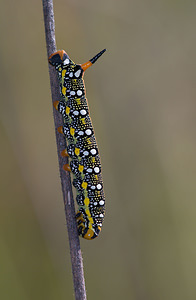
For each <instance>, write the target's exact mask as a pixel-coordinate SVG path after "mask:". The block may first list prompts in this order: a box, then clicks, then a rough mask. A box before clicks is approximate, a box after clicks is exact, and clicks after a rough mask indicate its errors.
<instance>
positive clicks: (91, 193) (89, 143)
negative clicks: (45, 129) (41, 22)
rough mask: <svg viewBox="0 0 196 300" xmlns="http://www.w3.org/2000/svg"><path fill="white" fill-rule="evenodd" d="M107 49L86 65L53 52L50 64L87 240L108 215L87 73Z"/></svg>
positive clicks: (80, 227) (68, 166) (61, 130)
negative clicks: (57, 92)
mask: <svg viewBox="0 0 196 300" xmlns="http://www.w3.org/2000/svg"><path fill="white" fill-rule="evenodd" d="M105 51H106V49H104V50H102V51H101V52H99V53H98V54H97V55H95V56H94V57H93V58H92V59H90V60H89V61H87V62H86V63H84V64H81V65H79V64H75V63H74V62H73V61H72V60H71V59H70V58H69V56H68V54H67V53H66V52H65V51H64V50H59V51H57V52H55V53H52V54H51V55H50V57H49V59H48V61H49V63H50V64H51V65H52V66H54V67H55V69H56V71H57V72H58V79H59V86H60V94H61V100H60V101H55V102H54V107H55V108H56V110H57V111H58V112H59V113H61V114H62V117H63V124H62V126H60V127H59V128H58V129H57V130H58V132H59V133H62V134H64V136H65V138H66V141H67V147H66V149H65V150H64V151H63V152H62V153H61V155H63V156H67V157H69V158H70V162H69V164H66V165H64V166H63V169H64V170H65V171H69V172H72V173H73V186H74V187H75V188H76V201H77V204H78V212H77V213H76V221H77V228H78V234H79V235H80V236H82V237H83V238H85V239H88V240H92V239H94V238H96V237H97V236H98V235H99V233H100V231H101V228H102V223H103V219H104V215H105V195H104V191H103V180H102V175H101V161H100V155H99V150H98V146H97V142H96V138H95V135H94V129H93V125H92V121H91V118H90V114H89V108H88V102H87V99H86V90H85V85H84V80H83V75H84V72H85V71H86V70H87V69H88V68H89V67H90V66H92V64H94V63H95V62H96V60H97V59H98V58H99V57H100V56H101V55H102V54H103V53H104V52H105Z"/></svg>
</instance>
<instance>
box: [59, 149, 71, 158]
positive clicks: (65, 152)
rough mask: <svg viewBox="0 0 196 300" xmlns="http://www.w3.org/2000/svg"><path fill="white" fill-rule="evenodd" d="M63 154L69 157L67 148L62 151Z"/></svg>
mask: <svg viewBox="0 0 196 300" xmlns="http://www.w3.org/2000/svg"><path fill="white" fill-rule="evenodd" d="M61 156H63V157H68V156H69V154H68V153H67V149H64V150H63V151H62V152H61Z"/></svg>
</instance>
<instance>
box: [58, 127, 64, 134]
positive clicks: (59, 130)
mask: <svg viewBox="0 0 196 300" xmlns="http://www.w3.org/2000/svg"><path fill="white" fill-rule="evenodd" d="M57 131H58V132H59V133H62V134H63V126H59V127H58V128H57Z"/></svg>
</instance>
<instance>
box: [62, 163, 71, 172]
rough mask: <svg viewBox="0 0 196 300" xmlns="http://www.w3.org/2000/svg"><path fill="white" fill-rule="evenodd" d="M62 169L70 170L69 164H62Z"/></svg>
mask: <svg viewBox="0 0 196 300" xmlns="http://www.w3.org/2000/svg"><path fill="white" fill-rule="evenodd" d="M63 170H64V171H68V172H71V168H70V165H69V164H66V165H64V166H63Z"/></svg>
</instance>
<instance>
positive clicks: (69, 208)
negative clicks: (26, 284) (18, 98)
mask: <svg viewBox="0 0 196 300" xmlns="http://www.w3.org/2000/svg"><path fill="white" fill-rule="evenodd" d="M42 3H43V14H44V23H45V34H46V47H47V54H48V57H49V55H50V54H52V53H54V52H56V40H55V21H54V11H53V0H42ZM49 75H50V85H51V94H52V102H54V101H57V100H58V101H60V99H61V96H60V89H59V83H58V78H57V74H56V70H55V69H54V67H52V66H49ZM53 116H54V124H55V132H56V143H57V153H58V160H59V170H60V177H61V185H62V191H63V199H64V206H65V215H66V221H67V231H68V237H69V245H70V255H71V264H72V273H73V283H74V291H75V299H76V300H86V299H87V298H86V290H85V280H84V271H83V261H82V253H81V248H80V241H79V236H78V232H77V225H76V220H75V208H74V200H73V192H72V185H71V178H70V174H69V172H65V171H64V170H63V165H64V164H67V163H68V159H67V158H66V157H62V156H61V154H60V153H61V151H62V150H64V149H65V146H66V141H65V137H64V136H63V135H62V134H60V133H58V131H57V128H58V127H59V126H62V123H63V122H62V115H61V114H60V113H58V112H57V111H56V110H55V109H54V108H53Z"/></svg>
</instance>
